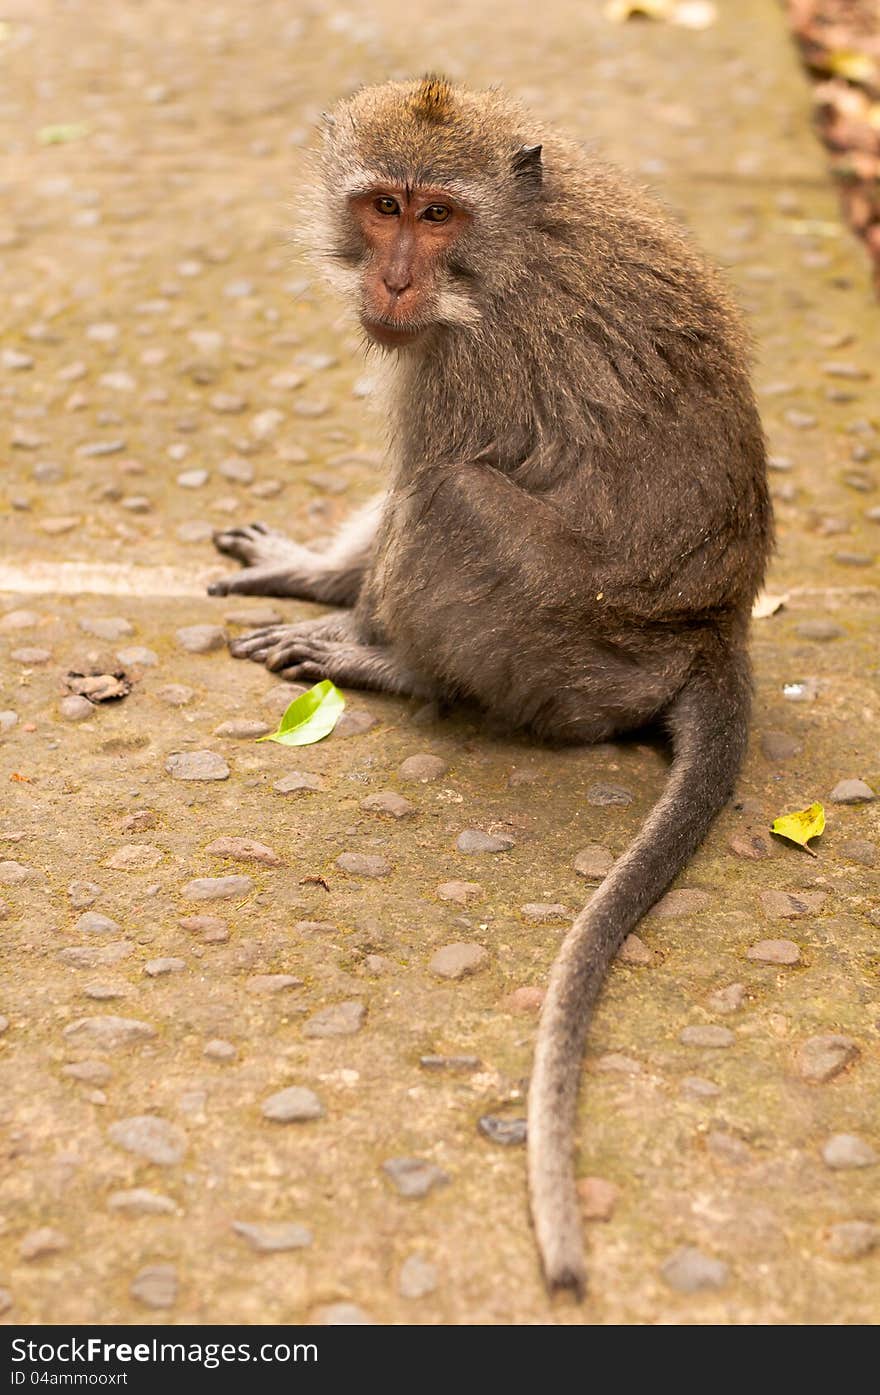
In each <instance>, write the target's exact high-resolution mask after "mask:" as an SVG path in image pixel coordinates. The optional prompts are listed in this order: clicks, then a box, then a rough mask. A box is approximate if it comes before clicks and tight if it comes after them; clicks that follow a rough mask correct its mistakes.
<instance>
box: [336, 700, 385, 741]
mask: <svg viewBox="0 0 880 1395" xmlns="http://www.w3.org/2000/svg"><path fill="white" fill-rule="evenodd" d="M375 725H376V718H375V717H374V716H373V714H372V712H366V711H364V709H363V708H357V707H347V708H346V710H345V711H344V712H343V714H342V716H341V717H340V718H339V721H338V722H337V723H336V726H335V727H334V728H333V735H334V736H335V737H340V738H342V739H344V738H345V737H348V736H361V735H363V733H364V732H365V731H369V730H370V729H371V728H372V727H374V726H375Z"/></svg>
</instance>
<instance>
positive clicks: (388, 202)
mask: <svg viewBox="0 0 880 1395" xmlns="http://www.w3.org/2000/svg"><path fill="white" fill-rule="evenodd" d="M373 207H374V208H375V210H376V212H377V213H384V214H385V216H386V218H392V217H393V216H394V214H395V213H399V212H400V204H399V203H398V202H397V199H392V198H389V197H388V196H387V195H384V196H383V197H382V198H380V199H374V200H373Z"/></svg>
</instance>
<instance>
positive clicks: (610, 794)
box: [587, 782, 634, 809]
mask: <svg viewBox="0 0 880 1395" xmlns="http://www.w3.org/2000/svg"><path fill="white" fill-rule="evenodd" d="M633 798H634V795H633V793H632V790H628V789H626V788H625V787H624V786H623V785H609V784H604V783H602V782H599V783H597V784H595V785H590V786H589V787H588V789H587V803H588V804H592V805H594V806H595V807H596V808H599V809H604V808H607V807H610V806H611V805H620V806H624V805H626V804H632V802H633Z"/></svg>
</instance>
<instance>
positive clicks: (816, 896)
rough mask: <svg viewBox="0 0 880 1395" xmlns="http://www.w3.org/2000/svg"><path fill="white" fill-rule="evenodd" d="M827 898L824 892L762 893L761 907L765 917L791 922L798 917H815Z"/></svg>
mask: <svg viewBox="0 0 880 1395" xmlns="http://www.w3.org/2000/svg"><path fill="white" fill-rule="evenodd" d="M827 899H828V897H827V896H826V894H825V892H824V891H798V892H791V891H762V892H761V905H762V906H763V907H764V910H765V912H766V914H767V915H769V916H775V917H778V918H779V919H781V920H793V919H794V918H795V917H796V916H799V915H816V914H818V912H819V911H821V909H822V907H823V906H824V904H825V902H826V901H827Z"/></svg>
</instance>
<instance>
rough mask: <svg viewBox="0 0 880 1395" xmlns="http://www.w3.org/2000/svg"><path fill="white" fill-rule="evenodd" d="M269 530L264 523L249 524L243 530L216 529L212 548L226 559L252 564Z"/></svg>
mask: <svg viewBox="0 0 880 1395" xmlns="http://www.w3.org/2000/svg"><path fill="white" fill-rule="evenodd" d="M269 532H270V529H269V528H268V527H267V525H266V524H265V523H250V524H248V525H247V526H245V527H243V528H218V529H217V531H216V532H215V533H214V535H213V542H214V546H215V547H216V549H217V551H218V552H224V553H225V554H226V556H227V557H235V558H237V559H238V561H239V562H252V561H253V560H254V556H255V554H256V552H257V551H258V549H259V547H260V545H261V543H262V542H263V540H264V539H265V538H266V536H267V535H268V533H269Z"/></svg>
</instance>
